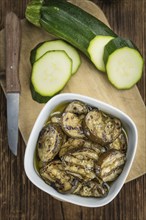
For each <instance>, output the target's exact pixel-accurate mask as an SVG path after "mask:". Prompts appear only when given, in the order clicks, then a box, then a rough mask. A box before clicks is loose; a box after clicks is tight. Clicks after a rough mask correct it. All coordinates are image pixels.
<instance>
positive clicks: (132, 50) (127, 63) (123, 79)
mask: <svg viewBox="0 0 146 220" xmlns="http://www.w3.org/2000/svg"><path fill="white" fill-rule="evenodd" d="M104 62H105V65H106V71H107V76H108V79H109V81H110V82H111V83H112V84H113V85H114V86H115V87H116V88H118V89H130V88H131V87H132V86H134V85H135V84H136V83H137V82H138V81H139V80H140V78H141V76H142V71H143V64H144V61H143V58H142V56H141V54H140V53H139V51H138V50H137V48H136V47H135V45H134V44H133V43H132V42H131V41H130V40H126V39H122V38H120V37H118V38H115V39H113V40H111V41H110V42H109V43H108V44H107V45H106V46H105V49H104Z"/></svg>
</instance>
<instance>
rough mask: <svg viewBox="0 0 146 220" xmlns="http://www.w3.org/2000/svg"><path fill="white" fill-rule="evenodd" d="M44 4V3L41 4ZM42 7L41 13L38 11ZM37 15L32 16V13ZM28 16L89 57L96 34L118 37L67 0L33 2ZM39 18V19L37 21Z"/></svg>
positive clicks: (27, 12)
mask: <svg viewBox="0 0 146 220" xmlns="http://www.w3.org/2000/svg"><path fill="white" fill-rule="evenodd" d="M41 4H42V5H41ZM38 8H40V13H39V14H38V15H37V13H38V11H39V10H38ZM33 13H34V15H35V16H36V17H32V14H33ZM25 15H26V18H27V19H28V20H29V21H30V22H31V23H33V24H34V25H37V26H41V27H43V29H45V30H46V31H47V32H49V33H51V34H52V35H55V36H57V37H59V38H62V39H63V40H66V41H67V42H69V43H70V44H72V45H73V46H75V47H76V48H78V49H79V50H81V51H82V52H83V53H84V54H85V55H86V56H87V57H89V54H88V51H87V48H88V46H89V43H90V41H91V40H92V39H93V38H94V37H95V36H96V35H104V36H113V37H117V34H115V33H114V32H113V31H112V30H111V29H110V28H109V27H108V26H106V25H105V24H104V23H103V22H101V21H100V20H98V19H97V18H95V17H94V16H92V15H91V14H89V13H87V12H86V11H84V10H83V9H81V8H79V7H78V6H75V5H73V4H71V3H69V2H65V1H59V0H58V1H47V2H44V3H39V7H38V4H37V12H36V11H35V5H34V3H33V5H32V8H31V3H30V4H29V5H28V7H27V9H26V14H25ZM36 20H37V21H36ZM89 58H90V57H89Z"/></svg>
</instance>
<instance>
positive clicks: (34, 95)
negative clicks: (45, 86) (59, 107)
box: [30, 82, 59, 103]
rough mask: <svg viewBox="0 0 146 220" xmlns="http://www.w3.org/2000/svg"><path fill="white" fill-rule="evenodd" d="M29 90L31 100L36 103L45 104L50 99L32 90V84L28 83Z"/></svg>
mask: <svg viewBox="0 0 146 220" xmlns="http://www.w3.org/2000/svg"><path fill="white" fill-rule="evenodd" d="M30 90H31V95H32V98H33V100H34V101H36V102H39V103H46V102H47V101H49V100H50V99H51V98H52V97H49V96H42V95H40V94H39V93H38V92H37V91H35V88H34V86H33V84H32V82H30ZM58 93H59V92H58Z"/></svg>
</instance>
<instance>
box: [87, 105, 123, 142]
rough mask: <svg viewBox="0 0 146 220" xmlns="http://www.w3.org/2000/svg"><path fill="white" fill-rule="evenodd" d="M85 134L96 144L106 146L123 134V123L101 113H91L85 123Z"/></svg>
mask: <svg viewBox="0 0 146 220" xmlns="http://www.w3.org/2000/svg"><path fill="white" fill-rule="evenodd" d="M83 127H84V133H85V134H86V136H87V137H88V138H89V139H90V140H91V141H94V142H97V143H98V144H101V145H102V146H106V145H107V144H109V143H111V142H113V141H114V140H115V139H116V138H117V137H118V136H119V135H120V133H121V128H122V125H121V121H120V120H119V119H117V118H111V117H110V116H109V115H107V114H105V113H103V112H101V111H99V110H96V109H94V110H92V111H90V112H89V113H88V114H87V115H86V117H85V119H84V121H83Z"/></svg>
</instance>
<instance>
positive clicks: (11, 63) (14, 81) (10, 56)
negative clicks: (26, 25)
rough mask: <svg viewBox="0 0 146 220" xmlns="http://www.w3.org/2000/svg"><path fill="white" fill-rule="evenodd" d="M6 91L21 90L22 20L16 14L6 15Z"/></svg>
mask: <svg viewBox="0 0 146 220" xmlns="http://www.w3.org/2000/svg"><path fill="white" fill-rule="evenodd" d="M5 33H6V92H7V93H11V92H14V93H15V92H20V82H19V60H20V39H21V36H20V35H21V33H20V21H19V19H18V17H17V16H16V14H14V13H13V12H10V13H8V14H7V15H6V23H5Z"/></svg>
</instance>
